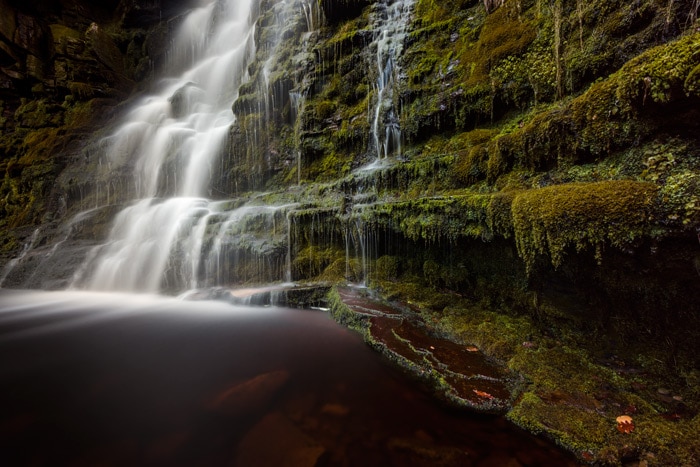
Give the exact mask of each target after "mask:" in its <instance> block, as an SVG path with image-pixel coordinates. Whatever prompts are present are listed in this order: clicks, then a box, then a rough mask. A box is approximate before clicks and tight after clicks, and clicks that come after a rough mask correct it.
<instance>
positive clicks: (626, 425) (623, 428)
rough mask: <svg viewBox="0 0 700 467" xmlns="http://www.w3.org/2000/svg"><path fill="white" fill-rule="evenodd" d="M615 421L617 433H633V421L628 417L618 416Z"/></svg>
mask: <svg viewBox="0 0 700 467" xmlns="http://www.w3.org/2000/svg"><path fill="white" fill-rule="evenodd" d="M615 420H616V421H617V431H619V432H620V433H632V432H633V431H634V421H633V420H632V417H630V416H629V415H620V416H619V417H617V418H616V419H615Z"/></svg>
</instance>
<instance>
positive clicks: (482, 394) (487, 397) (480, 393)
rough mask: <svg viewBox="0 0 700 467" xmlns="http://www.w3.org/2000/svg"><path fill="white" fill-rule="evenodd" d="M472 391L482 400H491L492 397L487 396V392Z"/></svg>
mask: <svg viewBox="0 0 700 467" xmlns="http://www.w3.org/2000/svg"><path fill="white" fill-rule="evenodd" d="M472 390H473V391H474V394H476V395H477V396H479V397H483V398H484V399H493V396H492V395H491V394H489V393H488V392H484V391H479V390H478V389H472Z"/></svg>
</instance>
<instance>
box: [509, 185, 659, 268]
mask: <svg viewBox="0 0 700 467" xmlns="http://www.w3.org/2000/svg"><path fill="white" fill-rule="evenodd" d="M656 193H657V187H656V186H655V185H653V184H651V183H647V182H637V181H631V180H611V181H605V182H597V183H571V184H565V185H557V186H551V187H545V188H542V189H534V190H529V191H525V192H523V193H519V194H517V195H516V196H515V197H514V198H513V205H512V210H513V227H514V234H515V239H516V243H517V246H518V253H519V254H520V256H521V257H522V258H523V259H524V261H525V263H526V264H527V266H528V268H532V266H533V265H534V263H535V260H536V258H537V256H538V255H548V256H549V257H550V259H551V262H552V264H553V265H554V266H555V267H558V266H560V265H561V264H562V262H563V260H564V253H565V251H566V248H567V247H568V246H573V247H575V248H576V250H577V251H581V250H584V249H586V248H589V247H593V248H595V250H596V256H597V257H598V258H599V259H600V258H601V255H602V248H603V246H604V244H606V243H608V244H611V245H613V246H615V247H620V248H621V247H625V246H627V245H630V244H632V243H633V242H634V241H635V240H637V239H639V238H640V237H642V236H643V235H645V234H648V233H649V227H650V216H651V213H652V209H653V205H654V202H655V195H656Z"/></svg>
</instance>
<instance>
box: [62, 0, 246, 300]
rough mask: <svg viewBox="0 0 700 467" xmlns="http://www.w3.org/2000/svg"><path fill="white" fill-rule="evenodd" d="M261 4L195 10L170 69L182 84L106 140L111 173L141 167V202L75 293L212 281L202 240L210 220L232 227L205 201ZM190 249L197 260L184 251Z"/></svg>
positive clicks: (87, 267)
mask: <svg viewBox="0 0 700 467" xmlns="http://www.w3.org/2000/svg"><path fill="white" fill-rule="evenodd" d="M256 3H257V0H228V1H216V2H213V3H210V4H209V5H207V6H205V7H202V8H198V9H195V10H193V11H192V12H191V13H190V14H189V15H188V16H187V18H186V19H185V20H184V22H183V24H182V26H181V27H180V30H179V32H178V34H177V38H176V40H175V41H174V43H173V47H172V50H171V52H170V54H169V61H170V63H169V67H168V69H169V70H172V71H173V72H179V76H177V77H174V78H168V79H166V80H164V81H163V84H162V88H161V89H160V91H159V92H157V93H155V94H153V95H151V96H149V97H147V98H145V99H144V100H143V101H142V102H140V103H139V104H138V105H137V106H136V107H135V108H134V109H133V110H132V111H131V112H130V113H129V114H128V115H127V116H126V118H125V120H124V122H123V124H122V125H121V126H120V127H119V128H118V130H117V131H116V132H115V133H114V134H113V135H112V136H110V137H109V138H108V141H107V148H108V149H107V153H106V157H107V159H108V161H109V162H110V163H119V162H123V161H124V160H129V161H134V162H133V176H134V183H135V185H136V186H135V193H136V199H135V200H134V202H133V203H132V205H131V206H129V207H127V208H126V209H124V210H123V211H122V212H121V213H119V215H118V216H117V217H116V219H115V221H114V224H113V227H112V231H111V233H110V235H109V238H108V240H107V242H106V243H105V244H104V245H101V246H98V247H96V248H95V249H94V250H93V251H92V252H91V254H90V255H89V257H88V260H87V261H86V263H85V264H84V265H83V266H82V267H81V269H80V270H79V271H78V272H77V273H76V276H75V278H74V281H73V286H74V287H86V288H90V289H103V290H128V291H144V292H156V291H159V290H161V289H162V288H164V287H167V288H172V289H182V288H186V287H193V286H197V285H199V282H200V272H201V271H202V270H203V271H204V273H205V274H206V273H207V272H209V271H208V270H207V268H206V267H202V266H201V264H200V263H201V261H202V260H201V259H200V251H202V249H203V247H204V244H205V243H207V241H206V240H205V235H207V234H208V233H209V232H208V230H211V227H210V225H211V222H212V220H217V221H222V220H223V225H228V223H229V222H230V219H228V218H229V215H228V214H224V213H222V206H221V203H215V202H212V201H210V200H209V199H207V197H208V196H210V193H209V184H210V181H211V178H212V175H213V173H214V171H215V170H216V164H217V158H218V157H219V156H220V155H221V153H222V151H223V149H224V147H225V144H226V142H227V135H228V132H229V128H230V126H231V124H232V123H233V122H234V121H235V116H234V114H233V113H232V111H231V106H232V104H233V102H234V100H235V99H236V97H237V94H238V88H239V87H240V85H241V84H242V83H243V82H245V80H246V79H247V78H248V77H247V67H248V64H249V63H250V61H251V60H252V58H253V57H254V53H255V43H254V37H253V36H254V29H255V22H256V17H255V15H256V14H257V13H256V12H257V9H258V8H257V4H256ZM222 218H223V219H222ZM218 242H219V245H220V244H221V240H220V239H219V240H218ZM185 247H189V248H190V251H178V250H179V249H182V248H185ZM209 247H210V251H214V250H216V248H219V247H217V245H213V246H212V245H209ZM212 248H213V250H212ZM174 253H178V254H177V255H175V254H174ZM176 256H177V257H178V259H177V262H178V263H179V264H175V262H174V261H175V260H174V259H173V258H174V257H176ZM209 262H211V261H209Z"/></svg>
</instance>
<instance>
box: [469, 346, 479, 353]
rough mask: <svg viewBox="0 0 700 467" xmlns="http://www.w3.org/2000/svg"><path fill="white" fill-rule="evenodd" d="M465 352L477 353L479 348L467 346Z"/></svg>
mask: <svg viewBox="0 0 700 467" xmlns="http://www.w3.org/2000/svg"><path fill="white" fill-rule="evenodd" d="M467 351H468V352H478V351H479V347H477V346H475V345H468V346H467Z"/></svg>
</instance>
